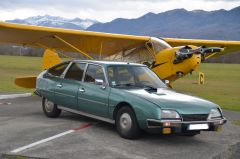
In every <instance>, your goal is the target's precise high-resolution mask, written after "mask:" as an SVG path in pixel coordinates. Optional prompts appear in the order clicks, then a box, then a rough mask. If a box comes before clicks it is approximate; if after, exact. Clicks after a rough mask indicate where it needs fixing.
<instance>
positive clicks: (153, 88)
mask: <svg viewBox="0 0 240 159" xmlns="http://www.w3.org/2000/svg"><path fill="white" fill-rule="evenodd" d="M143 87H144V88H145V89H147V90H157V88H155V87H153V86H151V85H143Z"/></svg>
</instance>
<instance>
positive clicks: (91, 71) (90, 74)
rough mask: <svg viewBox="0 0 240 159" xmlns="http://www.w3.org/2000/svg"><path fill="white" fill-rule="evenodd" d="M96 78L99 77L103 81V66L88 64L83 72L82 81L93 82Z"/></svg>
mask: <svg viewBox="0 0 240 159" xmlns="http://www.w3.org/2000/svg"><path fill="white" fill-rule="evenodd" d="M96 79H101V80H103V82H105V77H104V72H103V68H102V67H101V66H98V65H92V64H89V65H88V68H87V71H86V73H85V78H84V82H87V83H95V80H96Z"/></svg>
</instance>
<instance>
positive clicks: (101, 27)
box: [87, 7, 240, 40]
mask: <svg viewBox="0 0 240 159" xmlns="http://www.w3.org/2000/svg"><path fill="white" fill-rule="evenodd" d="M87 30H89V31H99V32H108V33H120V34H133V35H150V36H156V37H175V38H197V39H219V40H240V7H237V8H234V9H232V10H229V11H227V10H217V11H210V12H208V11H203V10H194V11H187V10H185V9H175V10H171V11H167V12H163V13H159V14H155V13H148V14H145V15H143V16H141V17H139V18H136V19H123V18H118V19H115V20H113V21H111V22H108V23H95V24H93V25H91V26H90V27H88V28H87Z"/></svg>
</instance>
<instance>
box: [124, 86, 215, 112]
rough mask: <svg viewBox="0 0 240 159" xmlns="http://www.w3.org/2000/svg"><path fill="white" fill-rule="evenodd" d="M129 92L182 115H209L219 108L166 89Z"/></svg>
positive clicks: (207, 102)
mask: <svg viewBox="0 0 240 159" xmlns="http://www.w3.org/2000/svg"><path fill="white" fill-rule="evenodd" d="M127 92H129V93H131V94H134V95H137V96H138V97H140V98H144V99H146V100H148V101H149V102H152V103H154V104H156V105H157V106H159V107H160V108H163V109H174V110H177V111H178V112H179V113H180V114H209V112H210V109H212V108H217V107H218V105H216V104H214V103H212V102H210V101H207V100H204V99H201V98H198V97H194V96H190V95H185V94H182V93H178V92H175V91H173V90H171V89H166V88H158V90H157V92H156V91H147V90H145V89H137V90H127Z"/></svg>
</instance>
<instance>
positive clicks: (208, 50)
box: [173, 46, 224, 64]
mask: <svg viewBox="0 0 240 159" xmlns="http://www.w3.org/2000/svg"><path fill="white" fill-rule="evenodd" d="M222 51H224V48H220V47H205V46H201V47H198V48H196V49H193V48H191V47H190V46H185V47H182V48H180V49H179V50H178V51H177V52H176V59H175V60H174V61H173V64H178V63H181V62H183V61H184V60H186V59H189V58H191V57H192V55H193V54H201V61H204V60H205V57H206V55H207V54H215V53H220V52H222Z"/></svg>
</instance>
